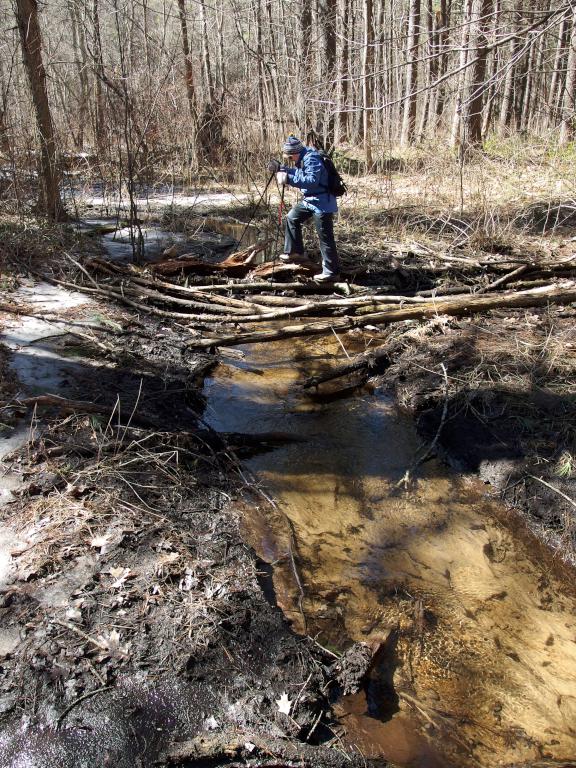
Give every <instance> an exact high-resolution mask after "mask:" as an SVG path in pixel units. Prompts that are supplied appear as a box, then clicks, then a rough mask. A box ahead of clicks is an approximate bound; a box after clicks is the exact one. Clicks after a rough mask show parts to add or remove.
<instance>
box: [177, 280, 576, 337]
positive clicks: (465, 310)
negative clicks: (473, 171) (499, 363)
mask: <svg viewBox="0 0 576 768" xmlns="http://www.w3.org/2000/svg"><path fill="white" fill-rule="evenodd" d="M572 301H576V281H573V280H571V281H565V282H563V283H561V284H554V285H548V286H544V287H543V288H535V289H533V290H529V291H508V292H502V293H493V294H490V295H488V296H466V297H465V298H458V299H449V300H446V301H442V302H440V303H437V302H434V301H431V302H428V303H426V304H420V305H416V306H411V307H404V308H402V309H391V310H388V311H385V312H376V313H372V314H368V315H364V316H362V317H343V318H337V319H333V320H330V321H322V322H316V323H305V324H302V325H292V326H285V327H284V328H281V329H280V330H276V331H255V332H249V333H240V334H230V335H226V336H215V337H212V338H205V339H193V340H191V341H190V342H188V343H187V345H186V346H191V347H196V348H199V349H208V348H210V347H218V346H236V345H238V344H254V343H261V342H268V341H279V340H281V339H293V338H297V337H299V336H312V335H316V336H317V335H322V334H327V333H331V332H332V330H340V331H343V330H350V329H351V328H363V327H364V326H366V325H387V324H389V323H399V322H402V321H404V320H423V319H425V318H428V317H434V316H435V315H438V314H443V315H457V316H459V315H472V314H476V313H479V312H488V311H490V310H491V309H513V308H516V307H536V306H542V305H543V304H548V303H549V302H556V303H559V304H568V303H570V302H572Z"/></svg>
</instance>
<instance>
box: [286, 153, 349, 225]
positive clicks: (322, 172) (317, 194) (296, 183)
mask: <svg viewBox="0 0 576 768" xmlns="http://www.w3.org/2000/svg"><path fill="white" fill-rule="evenodd" d="M286 172H287V174H288V184H289V186H291V187H296V188H297V189H301V190H302V194H303V196H304V199H303V201H302V202H303V203H304V205H305V206H306V207H307V208H310V210H311V211H313V212H314V213H336V211H337V210H338V204H337V202H336V198H335V197H334V195H331V194H330V192H329V191H328V171H327V170H326V168H325V166H324V163H323V161H322V158H321V156H320V155H319V154H318V152H317V151H316V150H315V149H313V148H312V147H304V149H303V150H302V152H300V157H299V158H298V162H297V163H296V167H295V168H287V169H286Z"/></svg>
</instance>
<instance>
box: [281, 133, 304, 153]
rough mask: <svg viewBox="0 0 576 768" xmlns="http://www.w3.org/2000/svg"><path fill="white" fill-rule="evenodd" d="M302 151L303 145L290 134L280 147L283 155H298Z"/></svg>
mask: <svg viewBox="0 0 576 768" xmlns="http://www.w3.org/2000/svg"><path fill="white" fill-rule="evenodd" d="M303 149H304V144H302V142H301V141H300V139H297V138H296V136H293V135H292V134H290V136H288V138H287V139H286V141H285V142H284V146H283V147H282V152H283V154H285V155H298V154H300V152H302V150H303Z"/></svg>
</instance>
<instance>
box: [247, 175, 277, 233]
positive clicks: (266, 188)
mask: <svg viewBox="0 0 576 768" xmlns="http://www.w3.org/2000/svg"><path fill="white" fill-rule="evenodd" d="M275 175H276V171H272V173H271V174H270V178H269V179H268V181H267V182H266V186H265V187H264V189H263V191H262V194H261V195H260V198H259V200H258V202H257V203H256V205H255V206H254V210H253V211H252V215H251V216H250V219H249V220H248V223H247V224H246V226H245V227H244V231H243V232H242V236H241V237H240V240H238V245H239V246H240V245H241V244H242V240H244V237H245V235H246V232H248V227H249V226H250V224H252V222H253V221H254V216H256V212H257V211H258V208H260V203H261V202H262V200H264V196H265V194H266V192H268V187H269V186H270V184H271V183H272V179H273V178H274V176H275Z"/></svg>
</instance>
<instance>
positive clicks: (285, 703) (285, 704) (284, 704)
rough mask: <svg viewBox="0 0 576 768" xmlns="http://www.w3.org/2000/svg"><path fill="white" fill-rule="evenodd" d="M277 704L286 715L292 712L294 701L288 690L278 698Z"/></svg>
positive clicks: (279, 709) (279, 710)
mask: <svg viewBox="0 0 576 768" xmlns="http://www.w3.org/2000/svg"><path fill="white" fill-rule="evenodd" d="M276 706H277V707H278V712H283V713H284V714H285V715H289V714H290V710H291V709H292V702H291V701H290V699H289V698H288V694H287V693H286V692H284V693H282V694H281V695H280V698H279V699H276Z"/></svg>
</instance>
